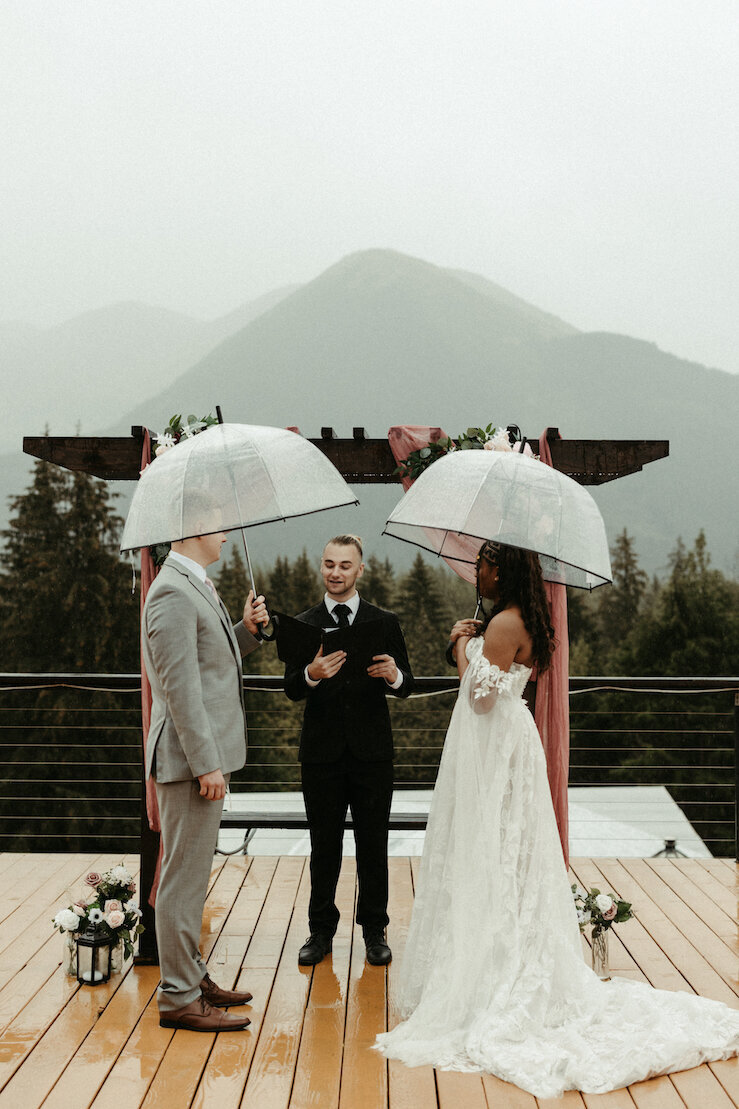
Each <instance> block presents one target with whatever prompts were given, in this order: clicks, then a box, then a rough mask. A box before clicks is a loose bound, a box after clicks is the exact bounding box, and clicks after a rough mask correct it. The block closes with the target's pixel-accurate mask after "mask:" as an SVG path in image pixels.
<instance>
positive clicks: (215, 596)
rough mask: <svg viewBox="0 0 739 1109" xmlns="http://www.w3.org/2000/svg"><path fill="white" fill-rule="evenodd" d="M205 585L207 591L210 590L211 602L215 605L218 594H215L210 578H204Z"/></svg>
mask: <svg viewBox="0 0 739 1109" xmlns="http://www.w3.org/2000/svg"><path fill="white" fill-rule="evenodd" d="M205 584H206V585H207V586H208V589H210V591H211V593H212V594H213V600H214V601H216V603H217V602H218V593H217V592H216V587H215V586H214V584H213V582H212V581H211V580H210V578H206V579H205Z"/></svg>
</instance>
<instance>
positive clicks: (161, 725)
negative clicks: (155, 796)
mask: <svg viewBox="0 0 739 1109" xmlns="http://www.w3.org/2000/svg"><path fill="white" fill-rule="evenodd" d="M141 643H142V651H143V656H144V665H145V667H146V673H147V675H148V678H149V682H150V684H151V693H152V707H151V724H150V726H149V735H148V739H147V744H146V774H147V777H148V776H149V775H151V774H152V771H153V774H154V777H155V778H156V779H157V781H159V782H181V781H186V780H187V779H190V778H197V777H198V776H199V775H201V774H208V773H209V772H210V771H211V770H216V769H217V768H218V767H220V769H221V770H222V771H223V773H224V774H230V773H232V772H233V771H235V770H240V769H241V767H242V766H243V765H244V763H245V762H246V722H245V718H244V690H243V684H242V670H241V656H242V655H245V654H248V653H249V652H250V651H253V650H255V648H256V647H258V646H259V642H258V640H257V639H255V638H254V636H253V635H251V633H250V632H248V631H247V629H246V628H245V627H244V624H243V623H242V621H239V622H238V623H237V624H236V625H234V626H232V624H231V619H230V617H229V615H228V612H227V611H226V609H225V607H224V606H223V605H222V604H219V603H218V602H217V601H216V599H215V597H214V596H213V594H212V593H211V591H210V590H209V589H208V587H207V585H205V584H204V583H203V582H201V581H199V579H198V578H197V577H196V575H195V574H191V573H189V572H188V570H187V569H186V568H185V567H184V566H183V565H182V564H178V563H177V562H171V561H169V560H168V561H167V562H165V564H164V566H163V567H162V569H161V571H160V572H159V575H158V576H157V578H156V579H155V581H154V582H153V584H152V586H151V589H150V590H149V593H148V595H147V598H146V604H145V605H144V612H143V616H142V620H141Z"/></svg>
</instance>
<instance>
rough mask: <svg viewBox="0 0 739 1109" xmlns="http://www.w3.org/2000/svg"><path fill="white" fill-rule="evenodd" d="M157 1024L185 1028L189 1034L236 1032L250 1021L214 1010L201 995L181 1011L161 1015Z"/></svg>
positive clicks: (163, 1026) (175, 1010) (220, 1010)
mask: <svg viewBox="0 0 739 1109" xmlns="http://www.w3.org/2000/svg"><path fill="white" fill-rule="evenodd" d="M159 1023H160V1025H161V1026H162V1028H187V1029H189V1030H190V1031H191V1032H238V1031H240V1030H241V1029H242V1028H246V1026H247V1025H248V1024H251V1021H250V1020H249V1018H248V1017H236V1016H232V1015H231V1014H230V1013H224V1011H223V1009H215V1008H214V1007H213V1006H212V1005H209V1004H208V1002H207V1001H206V1000H205V998H204V997H203V996H202V995H201V996H200V997H199V998H197V1000H196V1001H191V1002H190V1004H189V1005H183V1006H182V1008H181V1009H173V1010H172V1011H171V1012H169V1013H161V1014H160V1016H159Z"/></svg>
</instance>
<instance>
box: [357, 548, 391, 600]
mask: <svg viewBox="0 0 739 1109" xmlns="http://www.w3.org/2000/svg"><path fill="white" fill-rule="evenodd" d="M359 590H360V592H361V594H362V596H363V597H364V599H365V600H366V601H369V603H370V604H372V605H378V606H379V608H385V609H390V610H392V607H393V598H394V595H395V573H394V571H393V567H392V564H391V562H390V559H389V558H386V559H385V561H384V562H380V559H379V558H378V557H377V555H370V557H369V558H368V559H367V563H366V565H365V568H364V574H363V575H362V577H361V579H360V581H359Z"/></svg>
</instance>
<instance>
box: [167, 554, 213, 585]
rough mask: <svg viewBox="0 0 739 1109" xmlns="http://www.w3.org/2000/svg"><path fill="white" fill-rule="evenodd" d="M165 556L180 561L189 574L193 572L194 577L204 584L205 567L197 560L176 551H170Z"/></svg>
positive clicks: (205, 576)
mask: <svg viewBox="0 0 739 1109" xmlns="http://www.w3.org/2000/svg"><path fill="white" fill-rule="evenodd" d="M167 558H171V559H172V561H173V562H180V563H181V564H182V565H183V566H184V567H185V569H186V570H189V571H190V573H191V574H194V575H195V577H196V578H198V579H199V580H200V581H201V582H202V583H203V585H205V579H206V578H207V577H208V575H207V574H206V572H205V567H204V566H201V565H200V563H199V562H195V560H194V559H192V558H188V557H187V555H183V554H178V553H177V551H170V552H169V554H168V555H167Z"/></svg>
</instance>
